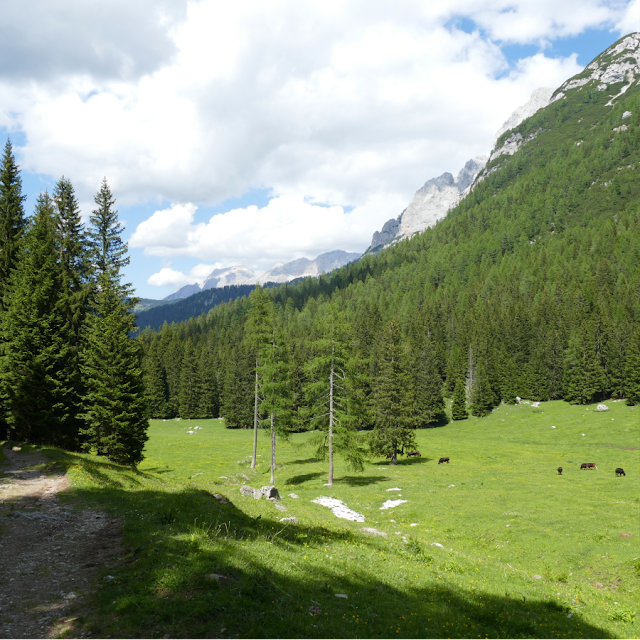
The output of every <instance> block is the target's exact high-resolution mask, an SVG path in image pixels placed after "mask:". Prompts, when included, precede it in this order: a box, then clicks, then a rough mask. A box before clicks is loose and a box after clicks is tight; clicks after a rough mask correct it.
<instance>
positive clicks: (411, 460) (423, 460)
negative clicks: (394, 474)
mask: <svg viewBox="0 0 640 640" xmlns="http://www.w3.org/2000/svg"><path fill="white" fill-rule="evenodd" d="M431 460H434V458H427V457H426V456H424V457H422V458H417V457H411V458H405V459H404V460H401V459H398V465H402V466H403V467H406V466H407V465H412V464H426V463H427V462H431Z"/></svg>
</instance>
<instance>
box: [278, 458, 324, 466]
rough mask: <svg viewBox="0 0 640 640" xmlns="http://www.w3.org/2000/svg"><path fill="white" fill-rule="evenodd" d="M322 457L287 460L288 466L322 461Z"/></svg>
mask: <svg viewBox="0 0 640 640" xmlns="http://www.w3.org/2000/svg"><path fill="white" fill-rule="evenodd" d="M320 461H321V460H320V458H306V459H305V460H292V461H291V462H287V463H286V464H287V466H288V465H291V464H311V463H312V462H320Z"/></svg>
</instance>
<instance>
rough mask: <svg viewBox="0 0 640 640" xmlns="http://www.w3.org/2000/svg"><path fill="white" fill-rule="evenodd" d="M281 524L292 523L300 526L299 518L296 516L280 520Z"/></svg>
mask: <svg viewBox="0 0 640 640" xmlns="http://www.w3.org/2000/svg"><path fill="white" fill-rule="evenodd" d="M278 506H279V505H278ZM280 522H292V523H293V524H298V518H296V517H295V516H289V517H288V518H280Z"/></svg>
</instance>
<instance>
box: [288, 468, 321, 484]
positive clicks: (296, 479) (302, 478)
mask: <svg viewBox="0 0 640 640" xmlns="http://www.w3.org/2000/svg"><path fill="white" fill-rule="evenodd" d="M325 475H326V473H325V472H324V471H316V472H315V473H303V474H300V475H297V476H292V477H291V478H289V479H288V480H287V481H285V483H284V484H285V486H286V485H294V486H295V485H299V484H304V483H305V482H310V481H311V480H316V479H318V478H321V477H322V476H325Z"/></svg>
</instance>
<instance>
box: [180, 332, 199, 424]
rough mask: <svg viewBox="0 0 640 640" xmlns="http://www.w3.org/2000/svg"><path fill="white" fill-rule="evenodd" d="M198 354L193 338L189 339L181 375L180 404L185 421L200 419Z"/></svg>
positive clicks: (185, 348) (181, 414)
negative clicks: (194, 347)
mask: <svg viewBox="0 0 640 640" xmlns="http://www.w3.org/2000/svg"><path fill="white" fill-rule="evenodd" d="M197 366H198V365H197V362H196V354H195V351H194V349H193V342H192V341H191V338H188V339H187V342H186V344H185V347H184V357H183V358H182V372H181V374H180V394H179V396H178V402H179V406H180V417H181V418H182V419H183V420H189V419H191V418H198V417H200V416H198V415H197V412H198V386H199V384H198V368H197Z"/></svg>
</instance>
